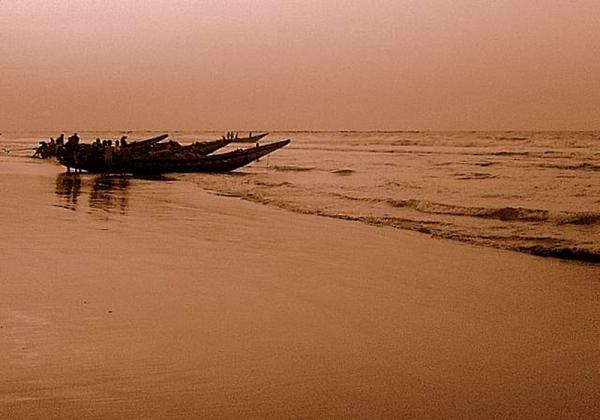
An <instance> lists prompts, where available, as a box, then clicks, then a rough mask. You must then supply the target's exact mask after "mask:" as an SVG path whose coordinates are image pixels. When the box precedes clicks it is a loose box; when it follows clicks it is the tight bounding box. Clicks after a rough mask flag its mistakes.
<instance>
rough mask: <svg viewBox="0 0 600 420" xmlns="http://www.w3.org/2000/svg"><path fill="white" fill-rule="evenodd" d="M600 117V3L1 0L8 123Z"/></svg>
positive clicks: (368, 123)
mask: <svg viewBox="0 0 600 420" xmlns="http://www.w3.org/2000/svg"><path fill="white" fill-rule="evenodd" d="M67 128H72V129H76V130H84V129H101V130H104V129H106V130H125V129H131V130H133V129H181V130H187V129H218V130H225V129H236V130H252V129H253V130H259V129H272V130H273V129H280V130H303V129H312V130H340V129H346V130H395V129H397V130H403V129H405V130H570V129H572V130H591V129H600V1H598V0H579V1H577V0H539V1H536V0H527V1H525V0H494V1H492V0H320V1H313V0H303V1H291V0H254V1H251V0H219V1H217V0H214V1H209V0H197V1H185V0H168V1H167V0H140V1H136V0H119V1H116V0H101V1H95V0H71V1H67V0H40V1H33V0H0V131H2V130H33V129H67Z"/></svg>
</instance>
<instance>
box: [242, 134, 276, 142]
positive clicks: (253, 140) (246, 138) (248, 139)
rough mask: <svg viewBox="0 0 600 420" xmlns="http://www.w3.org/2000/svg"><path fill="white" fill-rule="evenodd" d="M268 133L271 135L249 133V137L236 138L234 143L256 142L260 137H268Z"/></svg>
mask: <svg viewBox="0 0 600 420" xmlns="http://www.w3.org/2000/svg"><path fill="white" fill-rule="evenodd" d="M268 135H269V133H263V134H256V135H254V136H250V135H248V137H238V138H234V139H233V142H234V143H256V142H257V141H259V140H260V139H262V138H263V137H266V136H268Z"/></svg>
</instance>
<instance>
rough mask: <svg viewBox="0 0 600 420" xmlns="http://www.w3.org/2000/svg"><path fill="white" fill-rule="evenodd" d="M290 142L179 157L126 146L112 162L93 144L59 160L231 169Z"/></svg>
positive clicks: (95, 165) (126, 169) (133, 167)
mask: <svg viewBox="0 0 600 420" xmlns="http://www.w3.org/2000/svg"><path fill="white" fill-rule="evenodd" d="M289 143H290V140H283V141H279V142H275V143H271V144H267V145H264V146H255V147H251V148H249V149H245V150H242V149H239V150H235V151H232V152H228V153H220V154H216V155H208V156H202V155H191V156H179V155H177V154H168V155H166V156H155V155H153V154H151V153H132V152H131V150H129V148H128V147H126V148H124V149H121V150H120V151H119V153H116V154H114V155H113V156H112V157H111V160H110V162H106V158H105V155H104V153H103V152H102V151H95V152H90V150H91V146H90V145H79V147H78V149H77V150H76V151H75V152H74V153H64V154H63V155H61V156H60V157H59V162H60V163H61V164H62V165H64V166H66V167H67V168H74V169H77V170H84V171H87V172H95V173H121V174H124V173H131V174H162V173H170V172H173V173H174V172H228V171H232V170H234V169H237V168H240V167H242V166H245V165H247V164H249V163H251V162H253V161H255V160H257V159H260V158H261V157H263V156H265V155H268V154H269V153H272V152H274V151H275V150H277V149H280V148H282V147H284V146H287V145H288V144H289Z"/></svg>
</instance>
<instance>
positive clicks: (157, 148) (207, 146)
mask: <svg viewBox="0 0 600 420" xmlns="http://www.w3.org/2000/svg"><path fill="white" fill-rule="evenodd" d="M231 142H233V140H231V139H223V140H214V141H197V142H195V143H192V144H189V145H186V146H182V145H181V144H179V143H177V142H169V143H158V144H155V145H153V146H152V147H151V148H149V149H147V150H146V151H147V152H148V153H149V154H151V155H153V156H156V157H166V156H167V155H168V154H176V155H177V156H181V155H189V156H190V157H193V156H194V155H199V156H205V155H208V154H211V153H213V152H215V151H217V150H219V149H222V148H223V147H225V146H227V145H228V144H230V143H231Z"/></svg>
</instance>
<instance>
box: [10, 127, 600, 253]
mask: <svg viewBox="0 0 600 420" xmlns="http://www.w3.org/2000/svg"><path fill="white" fill-rule="evenodd" d="M51 134H52V133H4V135H3V136H2V137H0V145H1V146H2V148H3V149H7V150H11V153H4V157H2V159H3V160H6V159H15V156H24V155H26V154H27V153H29V151H25V152H24V151H19V150H18V149H21V148H25V147H33V146H34V145H35V143H36V141H37V139H39V138H45V137H48V136H49V135H51ZM121 134H122V133H121V132H83V133H81V135H82V137H83V139H84V140H85V141H89V140H91V139H93V138H95V137H98V136H99V137H102V138H104V137H112V138H117V137H119V136H120V135H121ZM154 134H155V133H154V132H141V131H140V132H129V133H128V135H129V137H130V139H139V138H147V137H151V136H153V135H154ZM220 135H221V133H214V132H202V131H186V132H172V136H171V137H172V138H173V139H175V140H177V141H180V142H182V143H187V142H191V141H196V140H201V139H215V138H218V137H219V136H220ZM281 138H291V139H292V140H293V142H292V144H291V145H290V146H288V147H286V148H285V149H284V150H280V151H278V152H276V153H274V154H273V155H270V156H268V157H266V158H263V159H262V160H261V161H259V162H256V163H254V164H253V165H251V166H248V167H245V168H242V169H241V170H238V171H236V172H234V173H232V174H228V175H214V174H186V175H173V176H171V177H170V178H172V179H183V180H187V181H190V182H193V183H196V184H197V185H199V186H200V187H201V188H203V189H206V190H209V191H212V192H214V193H216V194H223V195H229V196H237V197H240V198H242V199H246V200H251V201H255V202H260V203H263V204H265V205H270V206H277V207H281V208H285V209H288V210H292V211H296V212H301V213H309V214H317V215H322V216H328V217H336V218H342V219H349V220H359V221H362V222H365V223H370V224H375V225H386V226H392V227H395V228H399V229H409V230H415V231H419V232H423V233H426V234H429V235H432V236H434V237H442V238H449V239H454V240H459V241H464V242H470V243H474V244H479V245H486V246H492V247H497V248H504V249H511V250H518V251H524V252H530V253H534V254H538V255H547V256H555V257H560V258H567V259H575V260H584V261H592V262H598V261H600V210H599V209H600V132H446V133H444V132H368V133H360V132H294V133H285V132H278V133H273V134H271V135H270V136H269V137H267V139H266V141H268V139H272V140H276V139H281ZM263 142H264V141H263ZM63 180H64V181H65V182H64V185H63V186H58V183H62V181H58V180H57V195H62V196H63V197H64V199H65V200H64V203H65V205H67V206H72V207H74V206H76V201H77V195H78V193H77V191H78V188H80V187H78V185H77V182H79V181H70V180H69V178H67V177H65V178H63ZM96 184H97V185H96ZM128 188H130V185H129V182H128V181H127V180H126V179H120V180H114V179H113V180H111V179H110V178H109V179H108V180H106V179H105V180H103V181H95V184H94V186H93V190H92V191H93V194H92V196H93V197H94V198H91V199H90V205H92V201H94V202H97V203H98V205H105V206H106V201H107V200H106V196H107V195H110V194H111V191H113V190H118V191H122V192H123V193H122V196H119V198H111V199H110V200H113V201H110V200H108V201H109V203H110V206H111V207H115V208H119V209H120V210H119V211H121V212H125V211H126V207H127V198H126V197H127V193H126V190H127V189H128ZM63 189H64V190H65V191H66V192H62V191H63ZM100 203H104V204H100Z"/></svg>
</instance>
